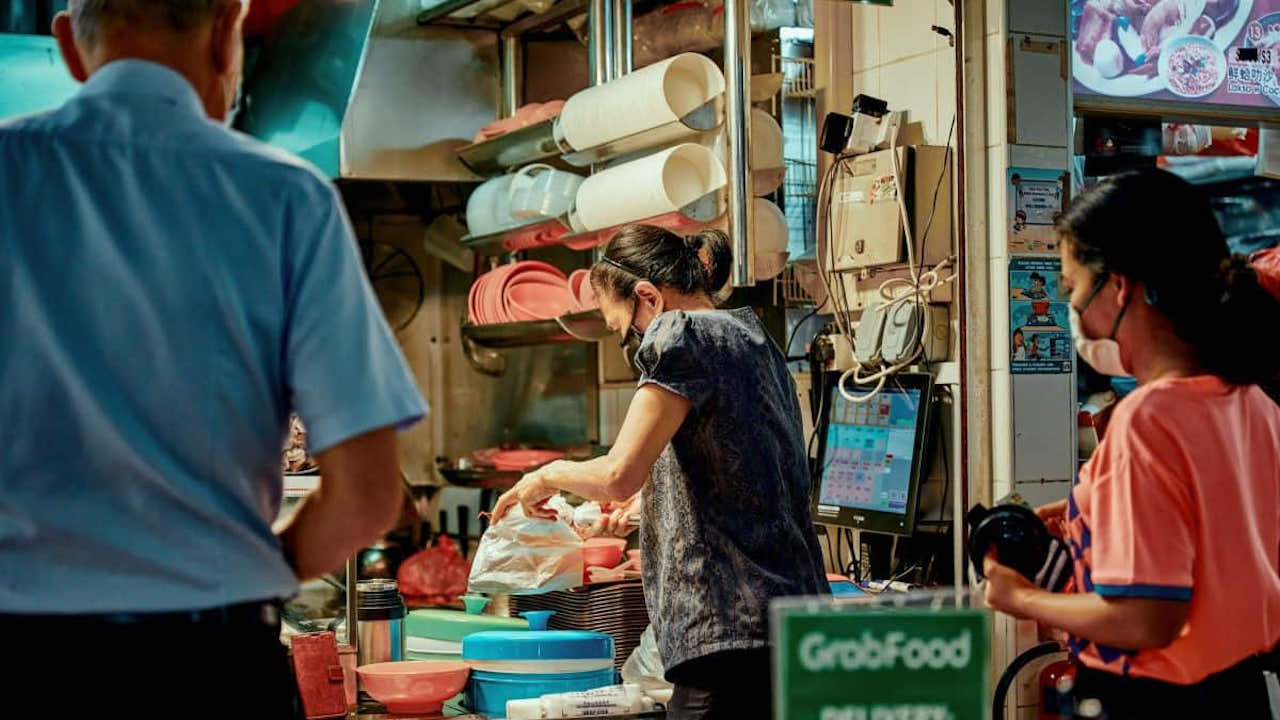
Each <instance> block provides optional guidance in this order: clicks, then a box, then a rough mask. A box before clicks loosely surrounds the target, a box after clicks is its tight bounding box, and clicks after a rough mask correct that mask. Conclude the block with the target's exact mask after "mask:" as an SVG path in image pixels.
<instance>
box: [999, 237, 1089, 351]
mask: <svg viewBox="0 0 1280 720" xmlns="http://www.w3.org/2000/svg"><path fill="white" fill-rule="evenodd" d="M1061 276H1062V261H1061V260H1059V259H1058V258H1056V257H1013V258H1010V259H1009V327H1010V328H1011V335H1012V337H1011V338H1010V342H1009V352H1010V369H1011V370H1012V372H1013V373H1014V374H1015V375H1058V374H1069V373H1071V371H1072V362H1073V360H1074V357H1075V348H1074V346H1073V344H1072V342H1071V324H1070V323H1071V320H1070V306H1069V305H1068V302H1067V293H1065V292H1064V291H1063V288H1062V278H1061Z"/></svg>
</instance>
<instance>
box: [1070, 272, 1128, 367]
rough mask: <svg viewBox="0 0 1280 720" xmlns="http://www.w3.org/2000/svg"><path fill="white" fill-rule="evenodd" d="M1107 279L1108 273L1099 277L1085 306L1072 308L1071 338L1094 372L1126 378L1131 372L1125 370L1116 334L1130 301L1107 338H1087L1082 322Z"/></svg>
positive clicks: (1125, 305)
mask: <svg viewBox="0 0 1280 720" xmlns="http://www.w3.org/2000/svg"><path fill="white" fill-rule="evenodd" d="M1107 277H1108V276H1107V274H1106V273H1104V274H1102V275H1100V276H1099V277H1098V280H1097V282H1096V283H1095V284H1094V286H1093V291H1092V292H1090V293H1089V297H1088V299H1086V300H1085V301H1084V305H1082V306H1080V308H1079V309H1077V308H1076V306H1075V305H1072V306H1071V313H1070V320H1071V338H1072V339H1073V340H1074V341H1075V345H1076V352H1078V353H1080V357H1082V358H1084V360H1085V362H1087V363H1089V365H1090V367H1092V368H1093V369H1094V370H1097V371H1098V372H1100V373H1102V374H1103V375H1111V376H1113V377H1125V376H1128V375H1130V372H1129V371H1128V370H1127V369H1126V368H1125V366H1124V360H1123V358H1122V357H1121V355H1120V343H1118V342H1116V332H1117V331H1118V330H1120V322H1121V321H1122V320H1124V314H1125V311H1126V310H1128V309H1129V301H1128V300H1126V301H1125V304H1124V307H1122V308H1120V314H1119V315H1116V321H1115V324H1114V325H1112V326H1111V334H1110V335H1108V336H1107V337H1105V338H1091V337H1086V336H1085V334H1084V324H1083V323H1082V322H1081V321H1080V318H1081V316H1083V315H1084V313H1085V311H1086V310H1088V309H1089V305H1090V304H1092V303H1093V299H1094V298H1096V297H1097V296H1098V293H1100V292H1102V288H1103V287H1105V286H1106V284H1107ZM1130 299H1132V298H1130Z"/></svg>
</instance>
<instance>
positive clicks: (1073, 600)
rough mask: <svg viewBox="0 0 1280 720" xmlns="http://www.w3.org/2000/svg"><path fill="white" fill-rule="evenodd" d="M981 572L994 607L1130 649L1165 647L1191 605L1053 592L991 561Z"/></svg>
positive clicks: (1168, 601)
mask: <svg viewBox="0 0 1280 720" xmlns="http://www.w3.org/2000/svg"><path fill="white" fill-rule="evenodd" d="M983 574H984V575H985V576H986V578H987V580H986V588H985V591H986V600H987V605H988V606H989V607H991V608H992V609H994V610H999V611H1001V612H1005V613H1008V614H1010V615H1013V616H1015V617H1019V618H1029V619H1031V620H1035V621H1037V622H1040V623H1043V624H1045V625H1049V626H1051V627H1055V628H1058V629H1060V630H1064V631H1066V632H1068V633H1070V634H1072V635H1075V636H1076V637H1082V638H1088V639H1089V640H1091V641H1093V642H1096V643H1101V644H1103V645H1109V646H1111V647H1118V648H1125V649H1126V650H1147V649H1151V648H1162V647H1167V646H1168V645H1169V644H1170V643H1172V642H1173V641H1174V640H1175V639H1176V638H1177V637H1178V635H1179V633H1181V631H1182V627H1183V625H1185V624H1186V621H1187V613H1188V610H1189V607H1190V603H1188V602H1185V601H1182V600H1158V599H1152V598H1140V597H1103V596H1102V595H1099V594H1097V593H1079V594H1075V593H1068V594H1062V593H1051V592H1048V591H1047V590H1042V589H1040V588H1038V587H1036V586H1034V585H1032V584H1031V583H1030V582H1029V581H1027V579H1026V578H1024V577H1022V575H1020V574H1018V572H1017V571H1016V570H1013V569H1011V568H1008V567H1005V566H1003V565H1000V564H999V563H997V562H996V560H995V559H994V558H991V557H988V558H987V560H986V564H985V566H984V568H983Z"/></svg>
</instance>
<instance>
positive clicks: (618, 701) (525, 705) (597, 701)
mask: <svg viewBox="0 0 1280 720" xmlns="http://www.w3.org/2000/svg"><path fill="white" fill-rule="evenodd" d="M654 707H655V703H654V701H653V699H652V698H650V697H648V696H646V695H645V694H644V693H643V692H642V691H641V690H640V686H639V685H631V684H628V685H614V686H611V687H604V688H599V689H597V690H586V691H584V692H571V693H555V694H551V695H543V696H542V697H540V698H536V699H529V700H511V701H508V702H507V719H508V720H541V719H542V718H579V717H600V716H604V715H627V714H632V713H641V712H648V711H650V710H653V709H654Z"/></svg>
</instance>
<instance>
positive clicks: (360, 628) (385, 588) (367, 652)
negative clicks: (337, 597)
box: [356, 580, 405, 665]
mask: <svg viewBox="0 0 1280 720" xmlns="http://www.w3.org/2000/svg"><path fill="white" fill-rule="evenodd" d="M404 615H405V608H404V599H403V598H402V597H401V596H400V588H399V586H398V585H397V584H396V582H395V581H394V580H364V581H361V582H360V583H358V584H357V585H356V623H357V637H358V639H359V643H360V648H359V652H358V658H359V663H360V664H361V665H368V664H370V663H379V662H392V661H398V660H404V640H405V635H404Z"/></svg>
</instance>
